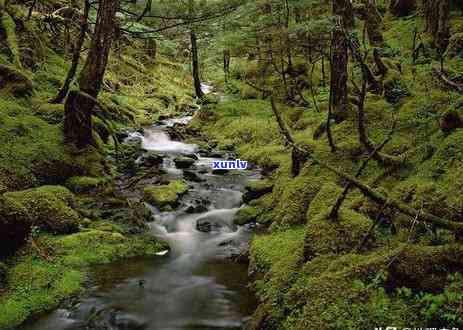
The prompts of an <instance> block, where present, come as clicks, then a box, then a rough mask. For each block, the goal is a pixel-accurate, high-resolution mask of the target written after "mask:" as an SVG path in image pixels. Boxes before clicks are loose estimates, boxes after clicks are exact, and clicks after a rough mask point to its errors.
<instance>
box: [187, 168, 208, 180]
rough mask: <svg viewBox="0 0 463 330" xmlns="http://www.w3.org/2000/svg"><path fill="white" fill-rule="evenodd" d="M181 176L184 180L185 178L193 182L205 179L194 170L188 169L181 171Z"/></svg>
mask: <svg viewBox="0 0 463 330" xmlns="http://www.w3.org/2000/svg"><path fill="white" fill-rule="evenodd" d="M183 178H184V179H185V180H187V181H193V182H204V181H206V180H205V179H203V178H201V177H200V176H199V175H198V174H196V173H195V172H193V171H188V170H185V171H183Z"/></svg>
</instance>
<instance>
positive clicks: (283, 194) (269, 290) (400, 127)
mask: <svg viewBox="0 0 463 330" xmlns="http://www.w3.org/2000/svg"><path fill="white" fill-rule="evenodd" d="M451 23H452V24H451V26H452V34H453V33H461V32H462V28H463V26H462V24H461V17H459V16H458V15H457V14H452V21H451ZM415 26H417V27H418V28H423V26H424V22H423V21H422V19H421V18H420V17H419V15H418V16H417V17H408V18H393V17H390V16H386V19H385V34H384V36H385V38H386V41H387V43H388V45H389V46H390V49H391V50H392V53H395V54H396V55H392V56H390V59H388V60H390V61H391V63H393V62H394V61H397V60H401V62H402V63H401V64H402V73H398V79H399V80H397V81H400V86H399V85H397V86H396V88H397V90H398V89H401V88H404V86H406V88H407V92H406V93H403V94H402V96H401V97H400V101H399V102H395V103H391V100H386V97H384V96H381V95H373V94H370V93H368V94H367V99H366V106H365V112H366V125H367V131H368V135H369V137H370V138H371V139H372V140H373V141H374V143H376V144H379V143H380V142H382V141H383V140H384V139H385V137H386V136H387V134H388V132H389V131H390V129H391V126H392V125H391V124H392V122H393V121H396V127H395V130H394V132H393V134H392V139H391V140H390V142H388V143H387V145H386V146H385V148H384V150H383V152H384V153H386V154H389V155H395V156H397V155H403V156H404V157H405V162H404V163H403V164H402V165H401V166H399V167H392V168H391V167H385V166H384V165H382V164H380V163H377V162H376V161H370V162H369V163H368V165H367V167H366V168H365V170H364V172H363V174H362V175H361V177H360V178H361V180H362V181H364V182H366V183H368V184H369V185H371V186H372V187H374V188H375V189H377V190H380V191H382V192H384V193H385V194H387V195H389V196H391V197H392V198H396V199H398V200H401V201H403V202H405V203H407V204H408V205H410V206H412V207H414V208H416V209H418V210H425V211H427V212H430V213H432V214H435V215H437V216H440V217H444V218H447V219H451V220H453V221H461V220H462V217H461V214H463V213H462V212H463V208H462V207H463V205H462V199H461V189H462V182H463V181H462V177H463V176H462V160H463V158H462V157H463V149H462V146H463V131H462V130H461V129H456V130H451V131H450V132H446V131H445V130H443V129H442V126H440V125H439V122H440V120H441V118H444V117H445V115H446V113H447V112H448V111H456V112H457V113H458V114H459V116H461V115H462V110H463V107H462V106H463V98H462V96H461V94H459V93H457V92H454V91H451V90H449V89H447V88H446V87H445V86H443V85H442V84H440V83H439V81H438V80H436V79H435V77H434V76H433V75H432V74H431V69H432V68H433V67H437V66H438V65H439V64H438V62H437V60H436V57H435V55H430V57H428V58H427V60H426V61H421V62H420V61H419V62H417V64H416V65H415V66H414V65H412V60H411V51H410V49H411V47H412V45H411V43H412V40H413V27H415ZM457 36H458V34H457ZM455 38H456V37H455ZM453 42H454V43H457V41H456V40H454V41H453ZM455 47H456V46H455ZM234 61H235V64H234V69H233V70H232V73H231V75H232V79H230V80H229V82H228V84H225V83H224V82H223V79H222V80H221V79H220V78H218V77H217V75H216V74H214V73H211V76H212V77H213V78H217V81H219V85H220V87H221V88H222V90H223V92H224V93H225V94H231V95H229V96H228V97H226V98H223V101H222V102H220V103H219V104H217V105H211V106H209V107H206V108H203V109H202V110H201V111H200V112H199V113H198V114H197V115H196V116H195V118H194V120H193V122H192V124H191V126H192V127H193V128H197V129H199V128H201V130H202V131H203V132H205V134H206V135H207V136H208V138H209V139H210V140H215V141H214V142H216V143H217V145H218V147H219V148H223V149H224V150H229V149H230V148H234V149H235V150H236V151H237V153H238V155H239V157H240V158H241V159H246V160H248V161H249V162H252V163H255V164H257V165H259V166H260V167H262V168H263V169H264V170H265V171H266V172H267V173H269V174H268V178H267V180H270V181H271V182H273V184H274V188H273V191H272V192H271V193H268V194H266V195H264V196H263V197H260V198H259V199H257V200H254V201H252V202H250V207H247V208H244V209H241V210H240V211H239V213H238V217H237V221H239V222H247V221H256V222H260V223H267V224H268V225H269V227H268V230H267V233H266V234H263V235H258V236H257V237H255V238H254V240H253V242H252V247H251V253H250V259H251V265H250V273H251V274H252V275H253V276H254V287H255V290H256V293H257V295H258V297H259V299H260V306H259V308H258V310H257V311H256V313H255V315H254V317H253V320H252V324H251V328H253V329H262V328H265V329H373V328H374V327H385V326H396V327H439V326H440V327H442V326H446V327H450V328H451V327H462V326H463V309H462V306H463V305H462V304H463V295H462V293H461V291H460V289H459V288H461V287H462V285H463V277H462V274H463V273H462V272H463V262H462V261H461V260H462V259H461V253H462V251H463V246H462V245H461V241H459V240H458V239H455V235H454V233H451V232H449V231H446V230H441V229H436V228H433V227H431V226H428V225H423V224H422V223H416V221H415V219H412V218H410V217H407V216H404V215H402V214H400V213H399V212H397V210H393V209H390V208H388V207H387V205H386V206H381V205H378V204H376V203H374V202H372V201H370V200H369V199H368V197H365V196H364V195H363V194H362V193H361V192H360V191H358V190H355V189H353V190H351V192H350V193H349V194H348V196H347V198H346V200H345V202H344V203H343V205H342V207H341V209H340V210H339V213H338V219H337V221H333V220H332V219H328V215H329V213H330V211H331V209H332V207H333V205H334V202H335V201H336V198H337V196H339V194H340V192H341V191H342V188H343V187H344V186H345V184H346V182H344V181H343V180H340V179H339V178H338V177H337V176H336V175H334V174H333V173H332V172H330V171H328V170H326V169H325V168H322V167H320V166H319V165H317V164H315V163H312V162H311V161H308V162H306V163H305V164H304V166H303V168H302V170H301V173H300V174H299V175H298V176H296V177H292V176H291V174H290V170H291V151H290V149H289V148H288V147H286V146H285V143H284V142H285V141H284V139H283V137H282V136H281V135H280V132H279V129H278V125H277V123H276V120H275V117H274V116H273V113H272V109H271V106H270V100H269V99H262V93H260V92H258V91H256V90H254V89H253V88H251V87H250V86H248V85H246V84H245V83H244V80H246V79H247V78H249V77H255V76H256V73H255V72H256V71H258V69H256V66H257V64H256V61H253V60H247V59H244V58H239V59H234ZM294 61H297V59H294ZM445 63H446V64H445V65H446V69H447V70H448V72H450V73H451V74H453V75H454V76H455V77H460V78H461V72H462V70H461V69H462V64H463V61H462V59H461V57H459V56H453V55H452V56H450V55H448V57H447V58H446V62H445ZM234 70H236V71H234ZM319 70H320V68H319V67H317V68H316V69H315V71H314V75H313V77H312V79H314V80H313V81H314V84H315V88H316V95H315V100H316V101H317V103H318V109H319V111H317V109H316V108H315V107H313V106H312V107H310V106H309V107H298V106H294V105H293V106H291V107H290V106H287V105H285V104H284V102H283V100H282V99H280V104H278V108H279V110H280V112H281V113H282V115H283V118H284V120H285V122H286V124H287V125H288V127H289V128H290V130H291V132H292V135H293V136H294V138H295V140H296V142H297V143H298V144H299V145H302V146H305V147H306V148H308V149H310V150H311V151H312V153H313V155H315V156H316V157H317V158H318V159H321V160H323V161H325V162H327V163H330V164H332V165H333V166H336V167H337V168H340V169H342V170H343V171H345V172H346V173H349V174H351V175H355V173H356V171H357V169H358V167H359V166H360V164H361V163H362V161H363V160H365V159H366V157H368V154H367V153H366V152H365V150H364V147H363V146H362V145H361V143H360V142H359V137H358V134H357V127H358V122H357V116H356V111H355V110H354V109H353V110H352V112H351V113H349V114H348V115H347V118H346V119H345V120H344V121H342V122H341V123H338V124H333V125H332V134H333V137H334V141H335V144H336V147H337V151H336V152H334V153H333V152H331V151H330V147H329V145H328V142H327V137H326V134H324V132H323V130H321V128H323V127H324V126H323V124H324V122H325V121H326V112H327V108H328V105H327V101H328V99H327V88H326V87H323V84H322V83H321V82H320V77H321V74H320V71H319ZM272 83H273V81H272V78H268V79H267V81H266V84H267V88H268V86H269V85H272ZM272 87H274V93H275V94H276V95H278V93H279V92H281V90H278V86H277V85H275V86H272ZM397 90H396V91H397ZM304 93H306V94H305V98H306V99H308V100H310V99H311V95H310V93H309V91H305V92H304ZM401 93H402V92H401ZM375 222H377V223H378V224H377V225H376V226H375V227H373V228H372V225H373V224H374V223H375Z"/></svg>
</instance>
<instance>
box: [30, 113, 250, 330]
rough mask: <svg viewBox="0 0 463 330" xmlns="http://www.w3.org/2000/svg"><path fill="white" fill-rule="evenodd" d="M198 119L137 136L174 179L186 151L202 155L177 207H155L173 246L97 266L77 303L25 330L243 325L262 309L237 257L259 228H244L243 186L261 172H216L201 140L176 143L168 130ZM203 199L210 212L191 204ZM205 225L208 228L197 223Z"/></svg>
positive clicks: (160, 229) (160, 230) (156, 226)
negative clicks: (238, 219)
mask: <svg viewBox="0 0 463 330" xmlns="http://www.w3.org/2000/svg"><path fill="white" fill-rule="evenodd" d="M190 119H191V117H181V118H176V119H167V120H164V121H162V122H160V123H158V124H156V125H153V126H152V127H149V128H145V130H144V134H143V135H142V134H139V133H133V134H132V135H131V136H130V137H129V139H131V138H132V139H134V138H135V139H136V138H140V139H142V146H143V149H145V150H148V151H156V152H159V153H161V154H162V155H163V156H164V161H163V165H162V167H163V169H164V170H165V171H166V172H167V176H168V177H169V179H171V180H175V179H182V178H184V173H183V170H181V169H178V168H176V167H175V164H174V161H173V160H174V158H175V157H178V156H179V155H190V156H191V155H192V154H195V155H197V158H198V159H197V160H196V161H195V164H194V165H193V166H192V167H191V168H190V169H189V171H190V173H191V172H193V173H194V174H195V177H196V180H194V181H199V182H193V181H191V180H186V181H187V182H188V184H189V186H190V190H189V192H188V193H187V194H186V195H185V196H183V198H182V200H181V203H180V206H179V207H178V208H176V209H175V210H173V211H169V212H160V211H159V210H157V209H156V208H154V207H151V206H150V208H151V209H152V212H153V216H154V218H155V221H154V222H152V223H151V224H150V227H151V231H152V234H153V235H155V236H156V237H157V238H159V239H161V240H164V241H166V242H168V244H169V246H170V251H164V252H161V253H159V256H158V257H155V258H138V259H133V260H126V261H121V262H118V263H114V264H110V265H104V266H98V267H96V268H95V269H93V270H92V273H93V276H91V283H92V286H91V290H90V292H89V293H88V294H87V295H86V296H85V297H84V298H82V299H81V300H80V301H79V302H78V303H74V304H73V306H72V307H71V308H66V309H64V308H61V309H58V310H55V311H54V312H52V313H50V314H48V315H45V316H43V317H42V318H41V319H39V320H36V321H34V322H33V324H32V325H26V326H25V327H23V329H28V330H40V329H240V328H241V327H242V325H243V324H244V322H245V321H246V319H247V318H249V316H250V315H251V314H252V312H253V310H254V309H255V306H256V302H255V299H254V297H253V295H252V294H251V293H250V292H249V290H248V287H247V283H248V278H247V265H245V264H240V263H237V262H234V261H232V260H231V259H230V256H231V255H234V254H237V253H239V250H240V249H242V248H243V245H246V244H247V242H248V240H249V238H250V235H251V231H252V228H249V227H237V226H235V225H234V224H233V216H234V214H235V213H236V211H237V210H238V208H239V207H240V205H241V203H242V202H241V199H242V198H241V197H242V191H243V189H244V186H245V184H246V182H247V181H248V180H250V179H258V178H259V173H258V171H257V170H254V171H252V170H246V171H233V172H230V173H227V174H222V175H214V174H212V173H211V171H210V168H211V162H212V161H213V160H218V159H216V158H210V157H202V156H200V153H198V151H199V148H198V146H196V145H194V144H187V143H184V142H181V141H173V140H172V139H171V138H170V137H169V135H168V134H167V133H166V129H167V128H168V127H172V126H173V125H175V124H176V123H184V124H185V123H187V122H188V121H189V120H190ZM198 200H201V201H202V202H203V203H205V204H206V205H207V207H206V208H205V210H204V212H200V213H191V212H192V211H191V210H190V211H188V207H189V206H191V205H192V202H193V201H196V202H197V201H198ZM198 223H202V224H203V225H204V224H205V227H208V229H204V228H203V229H201V230H198V229H200V228H198V227H199V226H200V225H198Z"/></svg>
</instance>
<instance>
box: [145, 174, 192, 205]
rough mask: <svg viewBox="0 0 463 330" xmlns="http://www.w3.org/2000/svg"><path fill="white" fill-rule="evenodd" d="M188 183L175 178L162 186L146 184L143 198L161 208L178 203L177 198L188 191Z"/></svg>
mask: <svg viewBox="0 0 463 330" xmlns="http://www.w3.org/2000/svg"><path fill="white" fill-rule="evenodd" d="M188 189H189V187H188V184H187V183H186V182H185V181H183V180H176V181H172V182H170V183H169V184H168V185H163V186H148V187H145V189H144V199H145V201H146V202H148V203H151V204H153V205H154V206H156V207H158V208H159V209H161V210H166V209H168V208H169V207H170V208H173V207H176V206H177V205H178V201H179V198H180V197H181V196H182V195H183V194H185V193H186V192H187V191H188Z"/></svg>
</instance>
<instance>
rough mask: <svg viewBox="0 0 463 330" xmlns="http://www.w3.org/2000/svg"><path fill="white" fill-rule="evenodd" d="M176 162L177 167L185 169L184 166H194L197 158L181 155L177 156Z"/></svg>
mask: <svg viewBox="0 0 463 330" xmlns="http://www.w3.org/2000/svg"><path fill="white" fill-rule="evenodd" d="M174 163H175V167H177V168H180V169H184V168H190V167H191V166H193V164H194V163H195V160H194V159H191V158H189V157H184V156H181V157H177V158H175V159H174Z"/></svg>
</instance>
